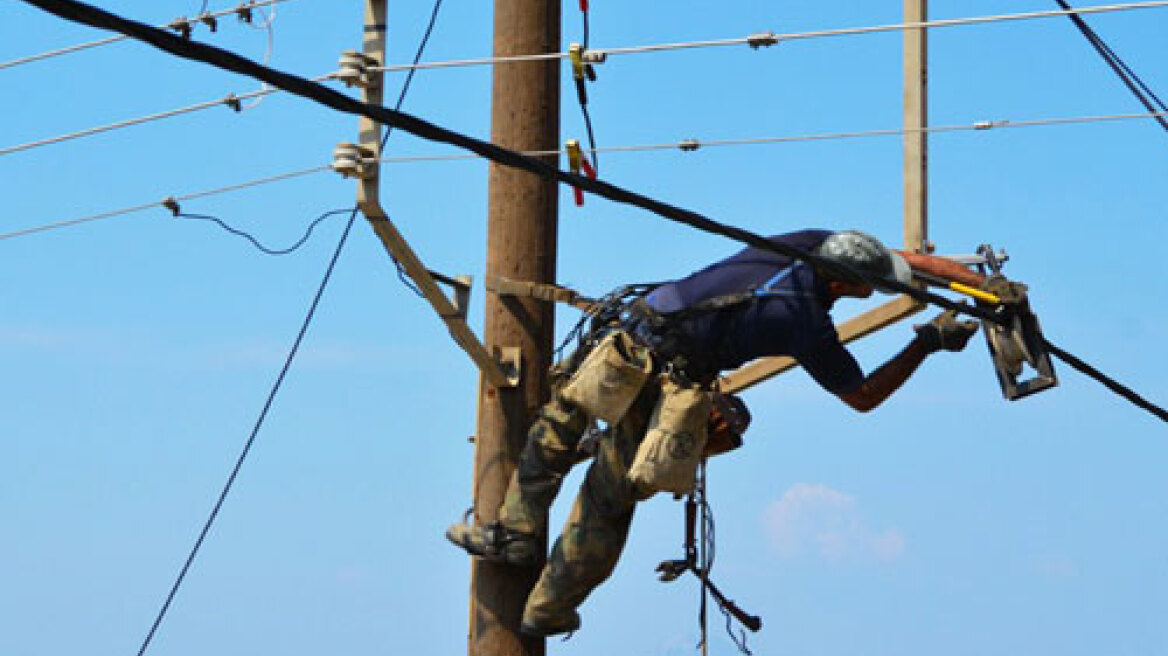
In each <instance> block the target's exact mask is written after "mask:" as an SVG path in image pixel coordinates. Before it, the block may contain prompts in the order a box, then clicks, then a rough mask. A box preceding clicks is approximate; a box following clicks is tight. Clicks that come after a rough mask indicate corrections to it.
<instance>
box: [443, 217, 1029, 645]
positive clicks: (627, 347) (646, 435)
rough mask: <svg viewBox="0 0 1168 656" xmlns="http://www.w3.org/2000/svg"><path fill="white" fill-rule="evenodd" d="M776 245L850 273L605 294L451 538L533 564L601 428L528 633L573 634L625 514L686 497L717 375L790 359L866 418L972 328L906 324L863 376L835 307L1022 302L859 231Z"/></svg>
mask: <svg viewBox="0 0 1168 656" xmlns="http://www.w3.org/2000/svg"><path fill="white" fill-rule="evenodd" d="M771 240H772V241H774V242H776V243H779V244H782V245H786V246H790V247H794V248H796V249H799V250H801V251H803V252H813V253H815V254H816V255H818V256H819V257H821V258H823V259H825V260H828V261H830V262H834V263H836V264H839V265H842V268H841V269H840V270H841V271H842V270H850V271H852V272H855V273H857V274H858V275H854V276H852V275H849V276H844V275H842V274H840V273H829V272H827V271H824V270H820V269H818V268H816V267H815V266H813V265H810V264H807V263H804V262H801V261H797V260H794V259H792V258H789V257H786V256H782V255H777V254H775V253H773V252H770V251H766V250H762V249H758V248H747V249H744V250H742V251H740V252H739V253H737V254H735V255H733V256H731V257H729V258H726V259H724V260H721V261H719V262H717V263H715V264H712V265H710V266H708V267H706V268H704V269H702V270H700V271H698V272H696V273H694V274H692V275H690V276H688V277H686V278H682V279H680V280H677V281H674V282H671V283H667V284H664V285H660V286H658V287H656V288H654V289H652V290H651V291H650V292H649V293H647V294H645V293H644V292H645V291H646V290H644V289H634V290H632V291H630V292H628V293H619V292H618V293H614V294H611V295H609V297H607V298H606V300H605V301H604V302H602V304H601V307H599V309H597V310H596V312H595V314H594V316H595V319H594V321H593V324H592V330H591V331H590V332H589V333H588V334H587V335H585V336H583V337H582V338H581V340H580V341H581V344H580V348H578V349H577V350H576V351H575V353H573V354H572V355H571V356H569V357H568V358H567V359H566V360H564V361H563V362H561V363H559V364H557V365H556V366H555V367H553V370H552V376H551V381H552V383H551V384H552V390H551V392H552V393H551V400H550V401H549V402H548V403H547V404H546V405H544V406H543V408H542V409H541V410H540V413H539V416H538V418H537V419H536V421H535V422H534V423H533V425H532V426H531V428H530V431H529V432H528V436H527V442H526V446H525V447H524V449H523V452H522V453H521V454H520V458H519V464H518V468H517V470H516V472H515V474H514V475H513V476H512V478H511V481H510V484H509V487H508V489H507V492H506V496H505V499H504V501H503V505H502V508H501V509H500V511H499V514H498V517H499V520H498V521H497V522H494V523H491V524H489V525H486V526H480V525H471V524H464V523H460V524H455V525H453V526H451V527H450V529H449V530H448V531H447V538H448V539H449V540H450V541H451V542H453V543H454V544H456V545H457V546H459V547H461V548H463V549H465V550H466V551H467V552H468V553H470V554H471V555H473V556H476V557H479V558H483V559H487V560H490V561H494V562H501V563H507V564H511V565H516V566H523V567H530V566H532V565H535V564H537V563H539V562H540V560H541V559H542V558H543V557H544V554H543V550H542V548H541V545H542V544H544V542H543V538H544V536H545V535H546V532H547V525H546V524H547V511H548V509H549V508H550V506H551V503H552V501H553V500H554V499H555V497H556V494H557V493H558V492H559V488H560V484H561V482H562V481H563V479H564V477H565V476H566V475H567V473H568V470H569V469H570V468H571V466H572V465H573V464H574V463H576V462H578V461H580V460H581V459H582V458H583V457H586V455H587V454H581V443H582V440H581V438H582V436H583V435H585V434H586V433H588V432H589V428H590V427H596V426H597V423H596V422H597V421H598V420H599V421H602V422H604V423H605V424H606V425H607V428H605V429H604V430H603V431H598V434H599V439H597V440H596V441H595V443H594V444H593V446H592V450H593V451H594V453H593V455H594V456H595V460H594V462H593V463H592V464H591V466H590V467H589V469H588V472H587V476H586V478H585V481H584V483H583V485H582V487H581V490H580V493H579V494H578V495H577V497H576V501H575V504H574V505H573V507H572V511H571V515H570V517H569V518H568V520H567V523H566V524H565V526H564V528H563V532H562V533H561V535H560V538H559V539H558V540H557V541H556V543H555V546H554V547H553V549H552V552H551V555H550V556H549V557H548V559H547V564H546V566H545V567H544V568H543V572H542V574H541V576H540V578H539V581H538V583H536V586H535V588H534V589H533V590H532V592H531V594H530V595H529V597H528V599H527V604H526V606H525V609H524V613H523V620H522V625H521V630H522V631H523V632H524V633H526V634H529V635H534V636H548V635H554V634H559V633H567V632H571V631H575V630H576V629H578V628H579V626H580V616H579V614H578V613H577V611H576V609H577V607H578V606H579V605H580V604H581V603H582V602H583V601H584V599H585V598H586V597H587V596H588V594H589V593H590V592H591V591H592V590H593V589H594V588H595V587H596V586H597V585H599V584H600V583H601V582H603V581H604V580H605V579H606V578H608V576H609V575H610V574H611V573H612V570H613V568H614V567H615V565H616V562H617V558H618V557H619V556H620V553H621V550H622V548H623V546H624V543H625V538H626V536H627V535H628V529H629V525H630V523H631V521H632V517H633V511H634V508H635V506H636V503H637V502H638V501H642V500H644V499H647V498H649V497H650V496H652V495H653V494H655V493H656V492H659V491H667V492H672V493H674V494H686V493H689V492H691V491H692V489H693V486H694V480H695V470H696V468H697V465H698V463H699V462H700V460H701V458H702V457H704V455H705V451H706V447H707V444H706V442H707V436H708V432H707V422H708V421H709V419H710V414H711V408H712V407H713V406H714V396H715V395H717V394H718V392H717V385H716V381H717V378H718V374H719V373H720V372H722V371H726V370H729V369H733V368H736V367H738V366H740V365H742V364H744V363H745V362H748V361H750V360H753V359H755V358H758V357H764V356H776V355H787V356H791V357H793V358H795V359H796V360H797V361H798V362H799V363H800V364H801V365H802V366H803V367H804V369H806V370H807V372H808V373H809V374H810V375H811V377H812V378H813V379H815V381H816V382H817V383H819V385H820V386H822V387H823V388H824V389H825V390H827V391H828V392H831V393H833V394H835V395H836V396H838V397H839V398H840V399H841V400H842V401H843V402H844V403H846V404H847V405H848V406H850V407H852V408H854V409H855V410H857V411H859V412H868V411H869V410H872V409H873V408H875V407H877V406H878V405H880V404H881V403H882V402H883V401H884V400H885V399H887V398H888V397H889V396H891V395H892V394H893V393H894V392H895V391H896V390H897V389H898V388H900V386H901V385H902V384H903V383H904V382H905V381H906V380H907V379H908V378H909V377H910V376H911V375H912V374H913V372H915V371H916V370H917V367H918V366H919V365H920V364H921V363H922V362H923V361H924V360H925V358H926V357H927V356H929V355H930V354H932V353H936V352H938V351H943V350H944V351H960V350H962V349H963V348H964V347H965V345H966V343H967V342H968V341H969V339H970V337H972V336H973V334H974V333H975V332H976V330H977V324H976V323H975V322H973V321H959V320H958V319H957V318H956V315H955V314H954V313H953V312H952V311H946V312H943V313H941V314H940V315H938V316H937V317H936V318H934V319H933V320H932V321H930V322H928V323H926V324H923V325H918V326H914V330H915V334H914V336H913V338H912V340H911V341H910V342H909V343H908V345H907V346H906V347H905V348H904V349H903V350H901V351H900V352H899V353H897V354H896V355H895V356H893V357H892V358H891V359H890V360H889V361H888V362H887V363H885V364H884V365H883V366H881V367H879V368H877V369H876V370H875V371H873V372H871V373H870V374H868V375H866V376H865V375H864V373H863V371H862V370H861V369H860V366H859V365H858V364H857V362H856V360H855V358H854V357H852V355H851V354H850V353H849V352H848V350H847V349H846V348H845V347H844V345H843V344H842V343H841V342H840V339H839V337H838V335H837V332H836V328H835V325H834V323H833V322H832V319H831V316H830V314H829V311H830V310H831V307H832V305H833V303H834V302H835V301H836V300H837V299H839V298H842V297H854V298H867V297H868V296H870V295H871V294H872V292H873V291H874V289H881V291H887V290H884V289H882V288H881V284H880V283H881V281H883V280H895V281H898V282H901V283H906V284H907V283H910V282H911V281H912V271H913V270H914V269H915V270H918V271H920V272H922V273H924V274H929V275H931V276H934V277H941V278H945V279H947V280H950V281H953V282H958V283H961V284H964V285H970V286H976V287H982V288H987V287H988V288H990V289H991V291H994V292H995V293H996V294H997V295H998V296H1000V297H1001V298H1003V299H1005V300H1014V301H1017V300H1018V298H1019V295H1021V294H1024V291H1025V290H1024V288H1023V287H1021V286H1019V285H1016V284H1015V283H1010V282H1008V281H1006V280H1004V279H1001V278H991V279H988V280H987V279H986V278H985V277H984V276H981V275H979V274H977V273H975V272H973V271H971V270H970V269H967V268H965V267H964V266H962V265H961V264H958V263H956V262H954V261H951V260H947V259H944V258H939V257H933V256H929V255H920V254H915V253H907V252H893V251H889V250H888V249H886V248H885V247H884V246H883V245H882V244H881V243H880V242H879V241H878V240H877V239H876V238H874V237H872V236H870V235H867V234H864V233H862V232H858V231H843V232H831V231H826V230H803V231H800V232H793V233H789V234H784V235H778V236H775V237H771ZM833 270H834V268H833ZM626 289H628V288H626ZM584 442H589V440H584Z"/></svg>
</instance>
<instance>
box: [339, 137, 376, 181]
mask: <svg viewBox="0 0 1168 656" xmlns="http://www.w3.org/2000/svg"><path fill="white" fill-rule="evenodd" d="M372 163H373V153H371V152H370V151H369V150H367V149H365V148H362V147H361V146H358V145H357V144H355V143H339V144H337V147H336V148H334V149H333V163H332V169H333V170H334V171H336V172H337V173H340V174H341V175H342V176H344V177H346V178H357V179H358V180H361V179H364V178H365V177H367V176H368V175H369V173H370V169H371V166H370V165H371V164H372Z"/></svg>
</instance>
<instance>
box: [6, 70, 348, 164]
mask: <svg viewBox="0 0 1168 656" xmlns="http://www.w3.org/2000/svg"><path fill="white" fill-rule="evenodd" d="M335 75H336V74H335V73H329V74H327V75H321V76H319V77H315V78H313V79H312V80H313V82H324V81H326V80H331V79H332V78H333V77H334V76H335ZM279 91H280V89H277V88H275V87H268V86H266V85H265V88H262V89H260V90H258V91H252V92H249V93H244V94H240V95H238V96H237V95H235V94H233V93H229V94H227V96H226V97H225V98H220V99H219V100H208V101H206V102H201V103H197V104H194V105H189V106H187V107H180V108H178V109H171V110H168V111H165V112H159V113H157V114H149V115H147V116H139V117H138V118H131V119H127V120H124V121H118V122H116V123H110V124H108V125H99V126H97V127H92V128H87V129H85V130H78V131H77V132H70V133H68V134H61V135H57V136H55V137H49V138H48V139H41V140H39V141H30V142H28V143H23V144H19V145H16V146H9V147H7V148H0V156H4V155H11V154H13V153H18V152H21V151H24V150H32V149H33V148H40V147H42V146H48V145H51V144H58V143H61V142H64V141H72V140H74V139H80V138H82V137H89V136H93V135H95V134H101V133H103V132H111V131H113V130H120V129H123V128H128V127H131V126H134V125H141V124H143V123H150V122H153V121H160V120H162V119H166V118H173V117H175V116H181V115H183V114H189V113H191V112H197V111H201V110H204V109H210V108H211V107H219V106H221V105H226V106H228V107H230V106H231V105H232V104H234V103H240V102H242V101H244V100H249V99H251V98H259V97H262V96H266V95H269V94H272V93H277V92H279ZM241 109H242V108H241Z"/></svg>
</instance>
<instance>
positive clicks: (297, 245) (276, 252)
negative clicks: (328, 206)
mask: <svg viewBox="0 0 1168 656" xmlns="http://www.w3.org/2000/svg"><path fill="white" fill-rule="evenodd" d="M348 211H350V210H349V209H341V210H332V211H331V212H325V213H324V214H321V215H320V216H318V217H317V218H316V220H314V221H313V222H312V223H311V224H309V226H308V229H307V230H306V231H305V232H304V236H303V237H301V238H300V239H298V240H297V241H296V243H294V244H292V245H291V246H289V247H287V248H270V247H268V246H264V245H263V244H261V243H260V242H259V240H258V239H256V238H255V237H253V236H252V235H250V234H248V233H246V232H244V231H243V230H240V229H238V228H233V227H231V226H229V225H227V223H226V222H224V221H222V220H221V219H219V218H217V217H214V216H209V215H206V214H188V213H186V212H181V213H179V214H175V217H176V218H180V219H199V220H202V221H213V222H215V223H217V224H219V227H221V228H223V229H224V230H226V231H227V232H230V233H231V234H233V235H239V236H240V237H243V238H244V239H246V240H248V241H250V242H251V243H252V245H253V246H255V247H256V248H257V249H259V250H260V251H262V252H264V253H267V254H268V255H287V254H289V253H291V252H293V251H295V250H296V249H298V248H300V247H301V246H303V245H304V244H305V242H307V241H308V238H309V237H311V236H312V231H313V230H315V229H316V226H318V225H320V223H321V222H322V221H324V220H325V219H328V218H330V217H333V216H336V215H338V214H344V213H345V212H348Z"/></svg>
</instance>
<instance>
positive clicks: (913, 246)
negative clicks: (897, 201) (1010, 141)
mask: <svg viewBox="0 0 1168 656" xmlns="http://www.w3.org/2000/svg"><path fill="white" fill-rule="evenodd" d="M928 6H929V2H928V0H904V22H905V23H923V22H925V21H926V20H928V16H929V11H928ZM928 35H929V30H928V29H927V28H924V27H918V28H909V29H906V30H905V31H904V240H905V242H904V247H905V248H906V249H907V250H910V251H915V252H918V253H927V252H929V234H928V231H927V230H926V228H927V226H928V219H929V208H928V203H929V194H928V189H929V148H928V146H929V136H928V133H926V132H924V129H925V127H927V126H928V124H929V111H928V107H929V95H928V90H929V73H928V66H929V57H928V43H929V36H928Z"/></svg>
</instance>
